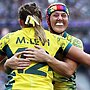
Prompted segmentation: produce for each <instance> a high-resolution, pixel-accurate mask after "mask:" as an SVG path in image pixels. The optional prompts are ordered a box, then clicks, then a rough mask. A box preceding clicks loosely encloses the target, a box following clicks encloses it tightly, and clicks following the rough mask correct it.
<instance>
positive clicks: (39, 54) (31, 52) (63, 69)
mask: <svg viewBox="0 0 90 90" xmlns="http://www.w3.org/2000/svg"><path fill="white" fill-rule="evenodd" d="M36 48H38V49H37V50H36V49H27V51H26V52H25V53H26V54H25V56H26V57H27V58H29V59H30V60H34V61H37V62H47V63H48V64H49V66H50V67H51V68H52V69H53V70H54V71H55V72H57V73H58V74H60V75H63V76H66V77H70V76H71V75H72V74H73V73H74V72H75V70H76V68H77V66H78V64H77V63H76V62H75V61H73V60H70V59H66V58H65V60H64V61H65V62H63V61H60V60H57V59H56V58H54V57H52V56H51V55H49V54H47V53H46V52H45V50H44V49H42V48H41V47H40V46H36Z"/></svg>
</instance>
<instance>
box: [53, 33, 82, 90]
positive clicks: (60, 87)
mask: <svg viewBox="0 0 90 90" xmlns="http://www.w3.org/2000/svg"><path fill="white" fill-rule="evenodd" d="M63 37H64V38H66V39H67V40H68V41H70V43H72V44H73V45H74V46H77V47H79V48H80V49H82V50H83V43H82V41H81V40H80V39H78V38H76V37H74V36H71V35H69V34H68V33H66V32H64V34H63ZM58 55H60V56H61V57H62V59H60V58H61V57H60V58H58ZM55 57H56V58H57V59H59V60H63V58H64V57H65V56H64V55H63V50H62V49H59V54H58V53H57V54H56V55H55ZM75 78H76V73H74V74H73V75H72V76H71V77H70V78H67V77H64V76H61V75H59V74H57V73H55V72H54V81H55V82H54V90H76V83H75Z"/></svg>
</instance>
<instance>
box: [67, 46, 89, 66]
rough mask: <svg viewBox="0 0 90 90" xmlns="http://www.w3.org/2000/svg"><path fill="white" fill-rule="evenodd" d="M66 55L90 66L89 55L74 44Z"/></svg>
mask: <svg viewBox="0 0 90 90" xmlns="http://www.w3.org/2000/svg"><path fill="white" fill-rule="evenodd" d="M67 57H68V58H70V59H72V60H74V61H76V62H78V63H80V64H83V65H86V66H89V67H90V55H89V54H87V53H85V52H84V51H82V50H80V49H79V48H77V47H75V46H72V47H71V48H70V50H69V52H68V54H67Z"/></svg>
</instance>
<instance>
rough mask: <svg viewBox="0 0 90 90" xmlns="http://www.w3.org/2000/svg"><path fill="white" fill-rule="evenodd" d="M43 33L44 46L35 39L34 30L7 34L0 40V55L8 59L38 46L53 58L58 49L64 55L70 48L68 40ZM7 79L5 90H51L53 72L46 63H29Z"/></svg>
mask: <svg viewBox="0 0 90 90" xmlns="http://www.w3.org/2000/svg"><path fill="white" fill-rule="evenodd" d="M45 33H46V37H47V41H48V42H47V43H45V44H42V43H41V41H40V40H39V39H36V38H35V32H34V28H23V29H22V30H18V31H16V32H13V33H9V34H7V35H6V36H4V37H3V38H2V39H1V40H0V54H1V55H2V54H3V53H5V54H6V55H7V57H8V58H10V57H11V56H13V55H14V54H15V53H16V52H20V51H23V50H25V49H26V48H34V45H40V46H41V47H43V48H44V49H45V50H46V51H47V52H48V53H49V54H50V55H51V56H55V53H56V52H57V51H58V49H59V48H60V47H61V48H62V49H63V51H64V54H66V53H67V52H68V50H69V48H70V47H71V46H72V44H70V43H69V42H68V40H66V39H64V38H62V37H61V36H57V35H53V34H51V33H50V32H49V31H47V30H45ZM8 78H9V81H8V83H7V84H6V90H42V89H43V90H53V85H52V79H53V72H52V69H50V67H49V66H48V65H47V63H37V62H34V61H31V64H30V66H29V67H27V68H25V69H24V70H12V72H11V73H10V74H9V75H8Z"/></svg>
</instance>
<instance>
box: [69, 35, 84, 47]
mask: <svg viewBox="0 0 90 90" xmlns="http://www.w3.org/2000/svg"><path fill="white" fill-rule="evenodd" d="M68 36H69V37H71V39H70V40H71V41H70V42H71V43H72V44H73V45H75V46H77V47H79V48H82V49H83V42H82V40H81V39H79V38H77V37H75V36H73V35H70V34H68Z"/></svg>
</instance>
